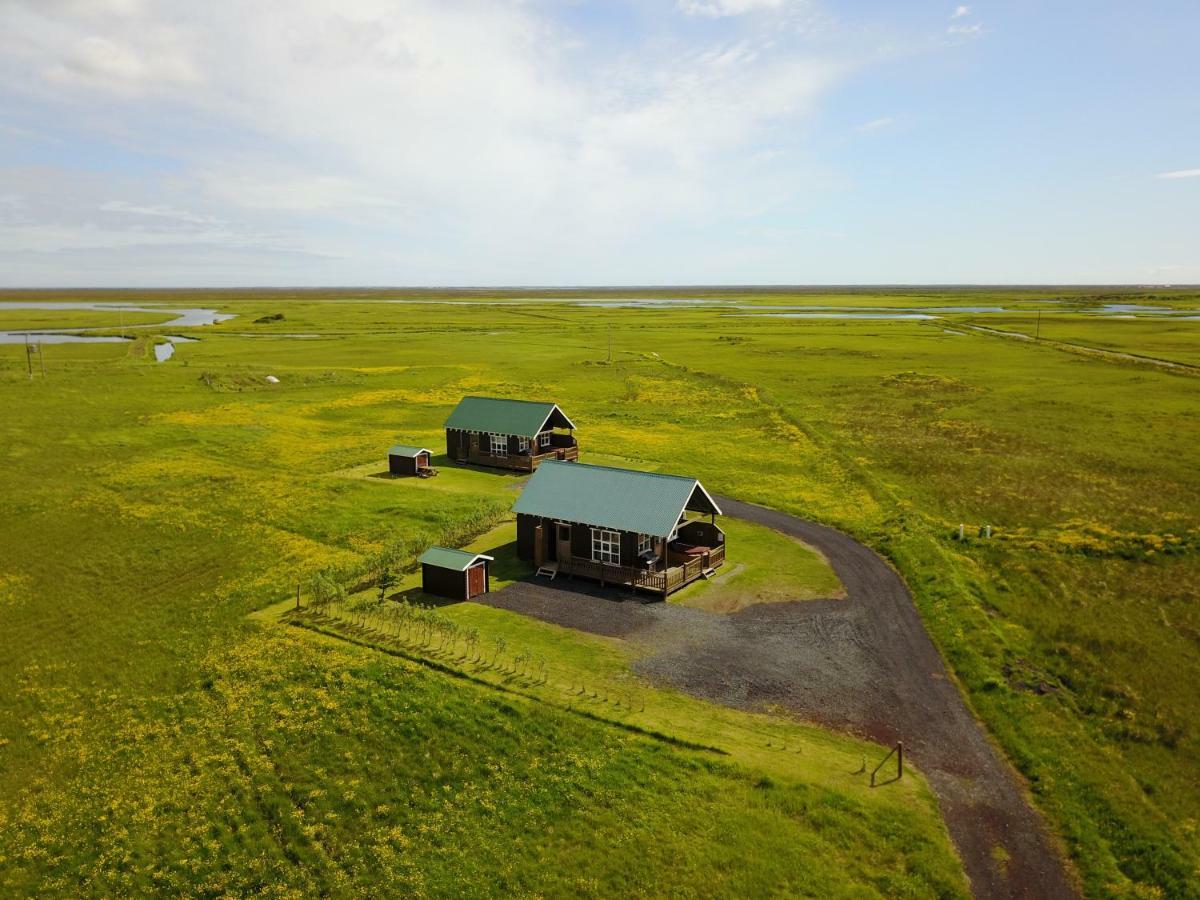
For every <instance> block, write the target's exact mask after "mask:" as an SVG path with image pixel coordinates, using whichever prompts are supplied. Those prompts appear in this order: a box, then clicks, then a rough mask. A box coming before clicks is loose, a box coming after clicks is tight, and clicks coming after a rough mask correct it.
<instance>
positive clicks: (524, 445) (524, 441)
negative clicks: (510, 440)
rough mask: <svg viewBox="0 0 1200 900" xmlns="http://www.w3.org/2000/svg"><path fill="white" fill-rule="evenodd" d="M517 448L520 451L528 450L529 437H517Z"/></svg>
mask: <svg viewBox="0 0 1200 900" xmlns="http://www.w3.org/2000/svg"><path fill="white" fill-rule="evenodd" d="M517 449H518V450H520V451H521V452H524V451H526V450H528V449H529V438H527V437H518V438H517Z"/></svg>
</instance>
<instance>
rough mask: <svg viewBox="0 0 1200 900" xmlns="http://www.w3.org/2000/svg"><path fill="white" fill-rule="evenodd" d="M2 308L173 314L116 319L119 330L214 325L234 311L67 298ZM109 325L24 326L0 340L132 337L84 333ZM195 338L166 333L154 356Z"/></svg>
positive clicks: (160, 357) (1, 334) (108, 328)
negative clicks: (146, 320) (149, 320)
mask: <svg viewBox="0 0 1200 900" xmlns="http://www.w3.org/2000/svg"><path fill="white" fill-rule="evenodd" d="M4 309H41V310H53V309H68V310H69V309H77V310H85V311H87V312H115V313H123V312H136V313H163V314H165V315H174V316H175V318H174V319H171V320H170V321H168V322H159V323H157V324H150V325H144V324H143V325H122V324H121V323H120V320H119V319H118V321H117V328H118V329H119V330H121V331H134V330H145V329H147V328H194V327H197V326H201V325H215V324H217V323H218V322H226V321H228V320H229V319H236V318H237V315H236V314H234V313H222V312H217V311H216V310H215V309H202V308H200V307H194V308H190V309H173V308H170V307H164V306H160V307H152V306H131V305H126V304H124V303H85V302H72V301H68V300H63V301H58V300H45V301H36V300H34V301H20V302H14V303H0V310H4ZM112 330H113V326H112V325H101V326H91V327H87V328H36V329H34V328H25V329H18V330H14V331H0V344H23V343H25V342H26V341H29V342H30V343H42V344H115V343H119V342H121V341H129V340H133V339H132V338H130V337H126V336H124V335H121V336H116V335H111V334H88V333H87V332H90V331H112ZM192 340H195V339H194V338H186V337H178V336H168V337H167V341H168V343H166V344H156V345H155V346H154V358H155V359H157V360H158V361H159V362H165V361H166V360H168V359H170V358H171V356H172V355H173V354H174V353H175V345H176V344H181V343H187V342H189V341H192Z"/></svg>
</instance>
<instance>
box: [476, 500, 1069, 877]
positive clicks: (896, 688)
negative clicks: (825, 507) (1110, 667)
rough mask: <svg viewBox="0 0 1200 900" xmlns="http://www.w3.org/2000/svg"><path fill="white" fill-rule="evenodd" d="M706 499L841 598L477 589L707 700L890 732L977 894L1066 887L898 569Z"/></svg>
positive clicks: (820, 529)
mask: <svg viewBox="0 0 1200 900" xmlns="http://www.w3.org/2000/svg"><path fill="white" fill-rule="evenodd" d="M717 502H718V503H720V505H721V507H722V509H723V510H724V511H725V513H726V515H732V516H736V517H738V518H741V519H746V520H748V521H751V522H756V523H758V524H761V525H766V526H768V527H770V528H774V529H776V530H778V531H781V532H783V533H785V534H789V535H792V536H793V537H797V538H799V539H801V540H803V541H804V542H805V543H807V544H809V545H811V546H813V547H816V548H817V549H818V550H820V551H821V552H822V553H824V554H825V556H826V558H827V559H828V560H829V562H830V564H831V565H832V566H833V568H834V571H835V572H836V573H837V575H838V577H839V578H840V579H841V582H842V584H843V586H844V587H845V589H846V594H847V599H845V600H808V601H803V602H792V603H769V604H760V605H757V606H750V607H748V608H746V609H744V610H742V611H740V612H737V613H733V614H730V615H721V614H716V613H710V612H705V611H703V610H695V609H688V608H686V607H682V606H678V605H676V604H672V603H649V604H647V603H643V602H641V599H642V598H640V597H639V598H638V599H634V598H631V596H630V595H629V593H628V592H624V593H622V592H617V591H613V590H612V589H605V588H601V587H600V586H599V585H595V584H591V583H589V582H586V581H584V580H579V581H574V582H571V581H566V580H556V581H554V582H550V581H547V580H538V581H526V582H519V583H517V584H513V585H511V586H509V587H507V588H505V589H504V590H502V591H498V592H497V593H495V594H491V595H488V596H487V597H486V598H479V599H480V600H483V601H484V602H487V603H489V604H491V605H493V606H496V607H500V608H503V609H509V610H513V611H515V612H520V613H523V614H525V615H529V616H534V617H536V618H539V619H543V620H545V621H547V622H553V623H555V624H557V625H563V626H567V627H570V628H577V629H580V630H582V631H587V632H591V633H594V634H602V635H608V636H610V637H620V638H625V639H627V640H629V641H631V642H635V643H637V644H638V645H640V647H641V648H642V649H643V650H644V651H645V652H644V653H643V654H642V655H641V656H640V657H639V659H638V662H637V663H636V664H635V668H636V669H637V671H638V672H639V673H640V674H642V675H644V676H645V677H647V678H649V679H650V680H652V681H656V682H658V683H661V684H667V685H670V686H672V687H675V688H678V689H680V690H684V691H687V692H689V693H691V694H694V695H697V696H700V697H704V698H706V699H709V700H712V701H714V702H717V703H723V704H726V705H729V706H736V707H741V708H746V709H758V708H762V707H764V706H767V705H773V706H780V707H783V708H786V709H789V710H792V711H793V712H794V713H796V714H797V715H798V716H800V717H802V718H804V719H807V720H810V721H814V722H819V723H821V724H823V725H828V726H831V727H834V728H839V729H843V730H846V731H850V732H853V733H855V734H859V735H862V736H865V737H868V738H871V739H873V740H876V741H879V742H880V743H884V744H893V743H895V741H897V740H903V741H904V748H905V753H906V755H908V756H909V758H910V759H912V760H913V761H914V762H915V763H916V764H917V765H918V766H919V767H920V768H921V771H922V772H923V773H924V774H925V776H926V777H927V778H928V780H929V782H930V785H931V786H932V788H933V790H934V792H935V793H936V794H937V797H938V800H939V803H940V805H941V810H942V814H943V816H944V817H945V820H946V823H947V826H948V827H949V830H950V834H951V836H952V837H953V839H954V842H955V844H956V846H957V848H958V851H959V854H960V855H961V856H962V858H963V863H964V865H965V867H966V870H967V875H968V876H969V877H970V879H971V886H972V890H973V892H974V894H975V896H976V897H981V898H1012V897H1021V898H1026V897H1028V898H1042V897H1045V898H1063V897H1074V896H1078V889H1077V888H1076V887H1075V885H1074V883H1073V881H1072V879H1071V878H1070V876H1069V875H1068V872H1067V868H1066V865H1065V863H1064V862H1063V861H1062V859H1061V858H1060V856H1059V854H1058V853H1057V852H1056V850H1055V848H1054V846H1053V843H1052V841H1051V839H1050V838H1049V836H1048V834H1047V831H1046V829H1045V826H1044V824H1043V822H1042V821H1041V818H1040V816H1039V815H1038V813H1037V812H1036V811H1035V810H1034V809H1033V808H1032V807H1031V806H1030V805H1029V803H1028V801H1027V799H1026V796H1025V792H1024V790H1023V788H1022V785H1021V782H1020V779H1019V776H1018V775H1017V774H1016V773H1015V772H1014V771H1013V770H1012V769H1011V767H1010V766H1009V765H1008V763H1007V762H1006V761H1005V760H1004V759H1002V758H1001V757H1000V755H999V754H998V753H997V751H996V750H995V749H994V748H993V747H992V745H991V743H990V742H989V741H988V739H987V737H986V735H985V733H984V730H983V728H982V726H981V725H980V724H979V723H978V722H977V721H976V720H975V718H974V717H973V716H972V715H971V713H970V711H969V710H968V709H967V707H966V705H965V703H964V702H963V699H962V697H961V695H960V694H959V691H958V689H957V687H956V686H955V685H954V683H953V682H952V681H951V680H950V678H949V675H948V673H947V672H946V668H945V665H944V664H943V662H942V658H941V656H940V655H939V654H938V652H937V650H936V649H935V648H934V646H933V643H932V642H931V641H930V639H929V636H928V634H927V633H926V631H925V628H924V625H923V624H922V622H921V619H920V616H919V615H918V613H917V610H916V607H915V606H914V605H913V602H912V598H911V597H910V596H909V593H908V589H907V588H906V587H905V585H904V582H903V580H902V579H901V578H900V577H899V575H897V574H896V572H895V571H894V570H893V569H892V568H891V567H890V566H888V565H887V563H886V562H884V560H883V559H882V558H881V557H880V556H879V555H878V554H876V553H875V552H874V551H872V550H870V549H869V548H867V547H865V546H863V545H862V544H860V543H858V542H857V541H855V540H853V539H852V538H850V537H848V536H847V535H844V534H842V533H841V532H839V531H835V530H833V529H831V528H826V527H824V526H820V525H815V524H813V523H811V522H805V521H803V520H801V519H797V518H795V517H793V516H788V515H785V514H783V513H779V512H775V511H774V510H769V509H764V508H762V507H758V506H752V505H750V504H747V503H742V502H740V501H737V500H732V499H729V498H724V497H722V498H719V499H718V500H717ZM997 848H1002V850H1003V853H999V852H998V850H997ZM1004 854H1007V862H1006V863H1005V864H1004V865H1000V864H998V863H997V862H996V859H997V857H1003V856H1004Z"/></svg>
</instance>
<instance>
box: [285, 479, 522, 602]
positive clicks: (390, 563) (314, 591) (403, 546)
mask: <svg viewBox="0 0 1200 900" xmlns="http://www.w3.org/2000/svg"><path fill="white" fill-rule="evenodd" d="M509 512H510V509H509V504H508V503H506V502H504V501H503V500H500V499H494V500H480V501H479V502H478V503H476V504H475V506H474V507H473V508H472V509H470V510H469V511H468V512H467V513H466V514H465V515H464V516H463V517H462V518H461V519H459V520H457V521H455V522H453V523H451V524H450V525H448V526H447V527H446V528H445V529H443V530H442V531H441V532H440V533H437V534H430V533H428V532H417V533H415V534H412V535H409V536H408V537H406V538H400V539H398V540H395V541H392V542H391V543H389V544H387V545H386V546H385V547H384V548H383V549H382V550H380V551H379V552H377V553H373V554H371V555H370V556H366V557H363V558H362V559H360V560H357V561H355V562H352V563H347V564H343V565H334V566H326V567H325V568H323V569H320V570H318V571H317V572H315V573H313V574H312V575H310V576H309V577H308V579H307V580H306V581H305V582H304V584H303V585H302V586H303V587H304V588H305V589H306V590H305V593H306V594H307V595H308V600H309V603H310V604H311V605H312V606H314V607H317V608H324V607H327V606H329V605H330V604H335V603H339V604H344V603H346V602H347V601H348V599H349V597H350V595H352V594H357V593H359V592H361V591H365V590H367V589H368V588H371V587H374V588H376V589H377V590H378V592H379V593H378V600H379V601H380V602H382V601H383V600H384V598H386V597H387V593H388V591H390V590H391V589H392V588H393V587H395V586H396V584H397V582H399V580H400V576H402V575H405V574H408V573H410V572H415V571H416V570H417V565H418V564H417V558H418V557H419V556H420V555H421V554H422V553H424V552H425V551H426V550H427V549H428V548H429V547H431V546H433V545H435V544H438V545H441V546H445V547H461V546H462V545H463V544H466V543H469V542H470V541H472V540H474V539H475V538H476V537H478V536H479V535H481V534H483V533H485V532H487V531H489V530H491V529H492V528H494V527H495V526H496V525H498V524H499V523H500V522H501V521H502V520H503V519H504V517H505V516H507V515H508V514H509Z"/></svg>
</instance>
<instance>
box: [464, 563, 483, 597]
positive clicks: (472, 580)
mask: <svg viewBox="0 0 1200 900" xmlns="http://www.w3.org/2000/svg"><path fill="white" fill-rule="evenodd" d="M485 572H486V569H485V568H484V565H483V563H480V564H479V565H475V566H471V568H469V569H467V599H468V600H469V599H471V598H472V597H478V596H479V595H480V594H482V593H483V592H484V584H485V581H486V578H485Z"/></svg>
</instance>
